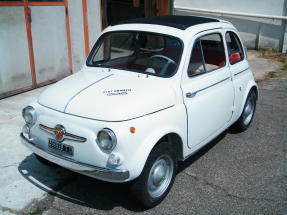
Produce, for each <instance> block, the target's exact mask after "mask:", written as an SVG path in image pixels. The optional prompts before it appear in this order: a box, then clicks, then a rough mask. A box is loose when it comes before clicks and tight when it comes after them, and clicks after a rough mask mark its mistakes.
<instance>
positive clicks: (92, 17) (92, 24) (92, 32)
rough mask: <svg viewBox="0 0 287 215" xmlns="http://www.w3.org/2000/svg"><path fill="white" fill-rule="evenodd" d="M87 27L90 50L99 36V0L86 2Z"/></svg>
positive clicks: (100, 26)
mask: <svg viewBox="0 0 287 215" xmlns="http://www.w3.org/2000/svg"><path fill="white" fill-rule="evenodd" d="M87 2H88V3H87V6H88V26H89V39H90V44H89V45H90V50H91V49H92V48H93V46H94V44H95V42H96V40H97V38H98V36H99V34H100V33H101V28H102V25H101V10H100V9H101V5H100V0H88V1H87Z"/></svg>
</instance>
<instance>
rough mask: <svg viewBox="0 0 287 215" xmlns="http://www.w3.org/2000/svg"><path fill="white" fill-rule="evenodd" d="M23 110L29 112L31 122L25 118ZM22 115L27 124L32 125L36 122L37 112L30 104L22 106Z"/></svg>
mask: <svg viewBox="0 0 287 215" xmlns="http://www.w3.org/2000/svg"><path fill="white" fill-rule="evenodd" d="M25 112H29V113H30V114H31V115H32V122H30V123H29V122H27V121H26V119H25ZM22 117H23V118H24V120H25V122H26V123H27V124H28V125H30V126H31V125H34V124H35V123H36V120H37V114H36V110H35V108H34V107H32V106H30V105H29V106H27V107H25V108H23V110H22Z"/></svg>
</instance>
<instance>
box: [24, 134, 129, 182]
mask: <svg viewBox="0 0 287 215" xmlns="http://www.w3.org/2000/svg"><path fill="white" fill-rule="evenodd" d="M20 139H21V142H22V143H23V144H24V145H25V146H26V147H27V148H29V149H30V150H31V151H33V152H34V153H36V154H37V155H39V156H41V157H43V158H45V159H46V160H49V161H51V162H53V163H56V164H58V165H59V166H62V167H65V168H67V169H70V170H72V171H75V172H78V173H81V174H84V175H88V176H90V177H93V178H97V179H101V180H104V181H110V182H124V181H127V179H128V178H129V177H130V172H129V171H128V170H125V169H108V168H102V167H97V166H93V165H90V164H87V163H83V162H80V161H76V160H74V159H72V158H68V157H64V156H61V155H58V154H53V153H51V152H49V151H45V150H43V149H42V148H40V147H39V146H37V145H36V144H35V143H33V142H31V141H29V140H28V139H26V138H25V137H24V135H23V133H21V134H20Z"/></svg>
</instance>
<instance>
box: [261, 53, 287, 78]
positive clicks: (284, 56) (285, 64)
mask: <svg viewBox="0 0 287 215" xmlns="http://www.w3.org/2000/svg"><path fill="white" fill-rule="evenodd" d="M259 53H260V54H259V57H262V58H266V59H269V60H271V61H272V62H274V63H276V64H279V65H280V69H277V70H276V71H272V72H269V73H268V75H267V76H266V77H265V78H262V79H260V80H257V81H258V82H260V81H264V80H267V79H274V78H281V77H286V73H287V53H281V52H277V51H275V50H273V49H261V50H259Z"/></svg>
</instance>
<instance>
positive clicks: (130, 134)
mask: <svg viewBox="0 0 287 215" xmlns="http://www.w3.org/2000/svg"><path fill="white" fill-rule="evenodd" d="M257 97H258V90H257V85H256V83H255V81H254V78H253V75H252V72H251V70H250V67H249V65H248V61H247V54H246V51H245V49H244V48H243V45H242V41H241V39H240V36H239V34H238V31H237V30H236V29H235V27H234V26H233V25H232V24H230V23H229V22H226V21H223V20H217V19H211V18H205V17H194V16H166V17H152V18H144V19H134V20H127V21H124V22H122V23H120V24H117V25H114V26H110V27H108V28H106V29H105V30H104V31H103V33H102V34H101V35H100V37H99V39H98V40H97V42H96V44H95V46H94V47H93V49H92V51H91V53H90V55H89V57H88V59H87V61H86V64H85V65H84V66H83V67H82V69H81V71H80V72H78V73H76V74H74V75H71V76H69V77H67V78H65V79H63V80H61V81H59V82H58V83H56V84H54V85H53V86H51V87H49V88H48V89H47V90H45V91H44V92H43V93H42V94H41V95H40V97H39V98H38V99H37V101H35V102H34V103H32V104H30V105H29V106H27V107H25V108H24V109H23V117H24V119H25V122H26V124H25V126H24V127H23V131H22V133H21V140H22V142H23V143H24V144H25V145H26V146H27V147H28V148H29V149H31V151H33V152H34V153H35V155H36V157H37V158H38V159H39V160H40V161H42V162H44V163H46V164H52V163H55V164H57V165H60V166H62V167H65V168H68V169H70V170H73V171H75V172H78V173H81V174H84V175H88V176H91V177H94V178H97V179H100V180H104V181H109V182H116V183H121V182H127V181H131V183H130V186H131V191H132V192H133V193H134V195H135V197H136V198H137V199H138V200H139V201H140V202H141V203H142V204H143V205H144V206H146V207H153V206H155V205H156V204H158V203H159V202H160V201H161V200H162V199H163V198H164V197H165V196H166V195H167V193H168V192H169V190H170V188H171V186H172V184H173V182H174V178H175V175H176V173H177V163H178V161H184V160H186V159H187V158H188V157H189V156H191V155H192V154H193V153H194V152H196V151H197V150H198V149H200V148H201V147H203V146H204V145H206V144H207V143H208V142H210V141H211V140H212V139H214V138H215V137H217V136H218V135H219V134H220V133H222V132H223V131H225V130H226V129H228V128H230V127H232V129H234V130H237V131H239V132H241V131H244V130H245V129H247V128H248V126H249V125H250V123H251V121H252V118H253V116H254V111H255V106H256V100H257Z"/></svg>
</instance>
